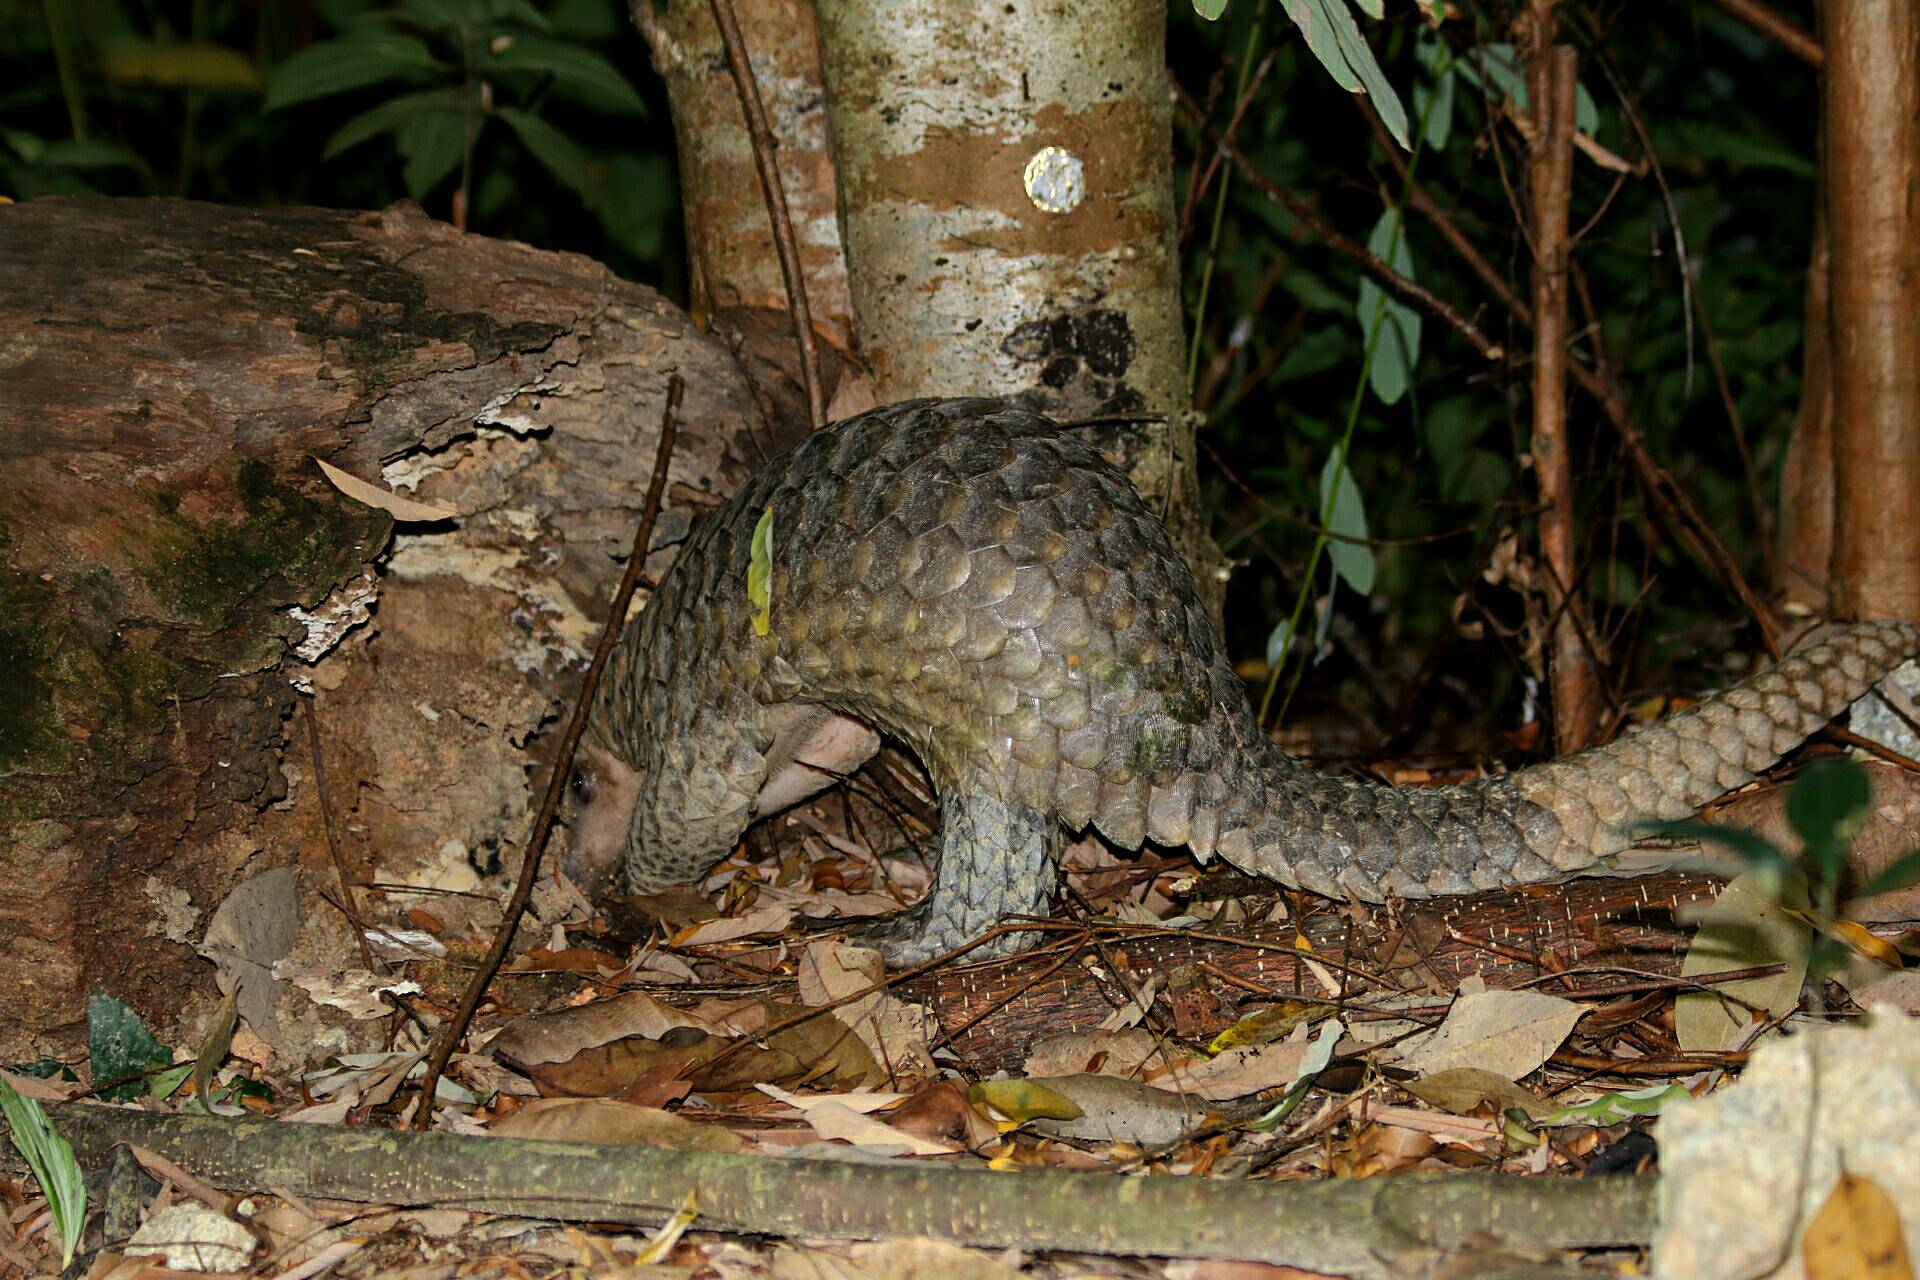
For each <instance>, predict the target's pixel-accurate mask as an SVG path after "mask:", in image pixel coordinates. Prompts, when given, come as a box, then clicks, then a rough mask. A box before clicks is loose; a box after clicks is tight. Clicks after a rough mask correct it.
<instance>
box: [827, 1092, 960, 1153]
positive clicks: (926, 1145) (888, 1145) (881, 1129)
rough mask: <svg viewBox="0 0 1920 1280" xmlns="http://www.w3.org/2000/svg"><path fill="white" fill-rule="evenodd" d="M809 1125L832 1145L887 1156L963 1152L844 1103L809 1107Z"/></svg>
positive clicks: (948, 1144) (829, 1103)
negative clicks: (853, 1147) (856, 1148)
mask: <svg viewBox="0 0 1920 1280" xmlns="http://www.w3.org/2000/svg"><path fill="white" fill-rule="evenodd" d="M806 1121H807V1123H808V1124H809V1125H811V1126H812V1128H813V1131H814V1132H815V1133H817V1134H819V1135H820V1136H821V1137H823V1138H825V1139H827V1140H828V1141H830V1142H845V1143H850V1144H851V1145H853V1146H856V1147H859V1148H861V1149H862V1150H864V1151H873V1152H877V1153H881V1154H885V1155H915V1156H944V1155H952V1154H953V1153H954V1152H956V1151H958V1150H960V1148H958V1147H956V1146H954V1145H953V1144H952V1143H949V1142H936V1141H933V1140H932V1139H928V1138H917V1137H915V1136H914V1135H913V1134H910V1133H907V1132H906V1131H905V1130H902V1129H896V1128H894V1127H893V1126H892V1125H890V1124H888V1123H887V1122H886V1121H884V1120H875V1119H874V1118H873V1117H872V1116H863V1115H861V1114H860V1113H859V1112H858V1111H855V1110H854V1109H853V1108H852V1107H849V1106H847V1105H846V1104H845V1103H842V1102H828V1103H823V1104H822V1105H820V1106H817V1107H809V1108H808V1109H807V1112H806Z"/></svg>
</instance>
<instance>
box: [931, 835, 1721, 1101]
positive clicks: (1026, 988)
mask: <svg viewBox="0 0 1920 1280" xmlns="http://www.w3.org/2000/svg"><path fill="white" fill-rule="evenodd" d="M1718 883H1719V882H1718V881H1717V880H1715V879H1714V878H1712V877H1709V876H1705V875H1698V874H1690V873H1687V874H1682V873H1671V874H1666V875H1660V876H1650V877H1643V878H1639V879H1632V880H1599V879H1593V880H1575V881H1571V882H1569V883H1567V884H1563V885H1551V886H1542V887H1540V888H1538V889H1530V890H1525V891H1521V892H1509V893H1498V894H1484V895H1479V896H1476V897H1470V898H1452V899H1435V900H1429V901H1426V902H1421V903H1402V904H1400V905H1399V906H1398V907H1396V908H1395V909H1393V910H1391V911H1389V910H1388V909H1386V908H1379V907H1366V906H1360V905H1354V906H1349V907H1346V908H1337V909H1329V910H1322V911H1318V912H1315V913H1312V914H1309V915H1308V916H1307V917H1306V918H1305V919H1304V920H1303V921H1299V922H1297V923H1295V922H1289V923H1286V924H1270V923H1257V922H1245V921H1243V922H1239V923H1236V924H1233V925H1230V926H1222V927H1219V928H1216V929H1209V928H1207V927H1206V926H1205V925H1196V926H1194V927H1193V928H1191V929H1169V930H1158V931H1156V930H1142V931H1141V932H1142V934H1143V936H1141V937H1139V938H1138V939H1137V940H1129V941H1117V940H1114V941H1107V942H1104V943H1102V944H1101V945H1100V946H1098V947H1095V946H1091V945H1089V946H1087V947H1086V948H1085V949H1083V950H1081V951H1080V953H1079V956H1078V959H1077V960H1076V961H1075V962H1073V963H1069V964H1064V965H1057V967H1056V962H1057V961H1058V960H1059V959H1060V956H1059V953H1058V950H1057V949H1056V948H1057V946H1069V947H1072V946H1077V945H1079V944H1080V941H1081V940H1080V939H1079V938H1076V937H1074V936H1073V935H1071V934H1069V933H1062V934H1061V935H1060V937H1061V939H1062V941H1061V942H1060V943H1058V944H1056V947H1049V948H1047V949H1045V950H1041V951H1037V952H1029V953H1027V954H1025V955H1020V956H1014V957H1010V958H1008V959H1005V960H998V961H992V962H988V963H984V964H978V965H970V966H967V967H964V968H958V967H956V968H951V969H945V970H941V971H938V972H936V973H933V974H931V975H929V976H927V977H925V978H920V979H916V980H914V981H912V982H910V983H907V984H904V985H903V986H902V988H901V990H900V991H899V992H898V994H900V995H901V996H903V997H905V998H907V999H910V1000H917V1001H920V1002H922V1003H925V1004H928V1005H930V1006H931V1007H932V1008H933V1009H934V1011H935V1013H936V1015H937V1016H938V1019H939V1022H940V1026H941V1027H942V1029H943V1030H944V1031H945V1032H947V1033H949V1034H952V1033H955V1032H958V1034H953V1035H952V1040H951V1045H952V1047H953V1048H954V1049H955V1050H956V1051H957V1052H959V1053H960V1054H962V1055H963V1056H964V1057H965V1058H966V1059H967V1061H968V1062H969V1064H971V1065H972V1066H974V1067H976V1068H978V1069H979V1070H981V1071H983V1072H985V1071H993V1070H996V1069H1002V1068H1005V1069H1014V1070H1017V1069H1018V1068H1019V1067H1020V1064H1021V1062H1022V1060H1023V1059H1024V1057H1025V1055H1026V1053H1027V1050H1028V1049H1029V1048H1030V1047H1031V1046H1032V1045H1033V1044H1034V1042H1035V1041H1037V1040H1040V1039H1042V1038H1044V1037H1046V1036H1050V1035H1056V1034H1059V1033H1061V1032H1067V1031H1087V1030H1091V1029H1093V1028H1094V1027H1096V1026H1098V1025H1099V1024H1100V1022H1101V1020H1102V1019H1104V1018H1106V1017H1107V1016H1108V1015H1109V1014H1110V1013H1111V1012H1112V1011H1113V1004H1114V1000H1115V994H1114V993H1115V987H1114V985H1113V984H1112V982H1111V981H1109V979H1108V975H1109V974H1110V973H1111V971H1112V970H1114V969H1116V968H1122V967H1123V972H1124V976H1125V978H1126V981H1127V982H1128V983H1130V984H1131V985H1132V986H1133V987H1134V988H1136V989H1137V988H1138V987H1140V986H1141V985H1144V984H1145V982H1146V981H1147V979H1148V977H1149V975H1152V974H1156V973H1158V974H1161V975H1163V976H1164V975H1167V974H1170V973H1172V972H1173V971H1174V970H1176V969H1178V968H1180V967H1181V966H1183V965H1191V964H1197V963H1202V962H1204V963H1206V964H1209V965H1211V966H1213V967H1214V968H1216V969H1218V970H1222V971H1224V972H1226V973H1229V974H1232V975H1234V976H1235V977H1237V978H1240V979H1244V980H1246V981H1247V982H1249V983H1252V984H1254V985H1255V986H1257V987H1258V988H1260V989H1263V990H1264V991H1265V992H1266V993H1268V994H1267V995H1266V996H1259V995H1255V994H1254V993H1253V992H1252V991H1245V992H1244V996H1245V997H1249V998H1251V999H1252V1002H1253V1006H1259V1005H1264V1004H1267V1003H1270V1002H1271V1000H1279V999H1286V998H1288V997H1293V996H1303V997H1309V998H1312V999H1316V1000H1326V999H1334V998H1338V997H1339V995H1340V992H1339V991H1338V990H1337V989H1336V990H1333V991H1329V990H1328V989H1327V987H1326V986H1325V985H1323V984H1322V982H1321V981H1320V979H1319V978H1318V977H1317V976H1316V975H1315V974H1314V973H1313V969H1312V966H1313V965H1315V964H1317V965H1319V966H1320V967H1321V968H1322V969H1323V970H1324V971H1326V972H1328V973H1330V974H1331V975H1332V976H1333V978H1334V980H1335V982H1341V981H1343V977H1342V975H1343V974H1344V975H1346V977H1345V979H1344V980H1345V981H1347V982H1348V983H1349V984H1350V986H1349V989H1350V991H1351V992H1353V993H1354V994H1355V995H1356V996H1357V995H1359V994H1360V993H1365V994H1366V995H1368V996H1369V997H1371V996H1377V995H1379V994H1380V993H1381V992H1383V991H1386V992H1389V993H1391V992H1392V991H1395V990H1399V991H1406V992H1415V993H1422V992H1424V993H1431V994H1433V995H1434V996H1435V997H1436V999H1438V1000H1445V999H1446V998H1448V997H1449V996H1450V995H1451V993H1452V992H1453V991H1454V989H1455V988H1456V987H1457V986H1458V985H1459V983H1460V981H1461V980H1462V979H1463V978H1467V977H1470V976H1475V975H1477V976H1479V977H1481V978H1483V979H1485V981H1486V983H1487V985H1488V986H1490V987H1512V986H1517V985H1519V984H1521V983H1523V982H1524V983H1529V984H1532V985H1536V986H1539V987H1540V989H1541V990H1545V991H1556V990H1562V989H1563V988H1562V987H1560V986H1559V985H1558V983H1557V980H1555V979H1553V978H1552V975H1553V974H1554V973H1557V972H1566V971H1569V970H1584V971H1587V973H1586V976H1585V977H1584V978H1582V983H1583V985H1585V986H1606V985H1610V984H1611V983H1613V982H1618V981H1621V980H1622V979H1623V978H1624V977H1625V976H1628V975H1631V974H1634V973H1639V974H1652V975H1656V976H1667V975H1671V974H1674V973H1677V972H1678V971H1679V965H1680V959H1681V956H1682V955H1683V954H1684V953H1685V949H1686V943H1687V939H1688V938H1689V937H1690V935H1691V929H1690V928H1685V927H1682V926H1681V925H1680V924H1678V923H1677V922H1676V920H1675V918H1674V917H1675V912H1676V911H1677V910H1679V909H1681V908H1684V907H1687V906H1691V905H1693V904H1696V903H1704V902H1707V901H1710V900H1711V899H1712V897H1713V895H1714V893H1715V892H1716V890H1717V887H1718ZM1310 901H1312V900H1310ZM1302 939H1304V941H1305V943H1306V944H1307V946H1306V948H1302V947H1301V946H1300V945H1299V942H1300V940H1302ZM1607 967H1611V968H1613V969H1614V970H1616V972H1615V973H1614V974H1613V975H1611V976H1608V975H1607V974H1605V973H1602V974H1601V975H1600V976H1597V977H1596V976H1593V974H1592V970H1594V969H1604V968H1607ZM1049 969H1052V970H1053V972H1052V973H1051V974H1050V975H1049V976H1047V977H1045V979H1044V980H1037V979H1039V978H1040V976H1041V975H1042V974H1045V973H1046V972H1047V970H1049ZM1542 979H1546V980H1547V981H1546V982H1545V983H1544V985H1543V984H1542V983H1541V980H1542ZM1230 994H1231V993H1230ZM961 1028H965V1030H960V1029H961Z"/></svg>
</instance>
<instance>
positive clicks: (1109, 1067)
mask: <svg viewBox="0 0 1920 1280" xmlns="http://www.w3.org/2000/svg"><path fill="white" fill-rule="evenodd" d="M1150 1065H1151V1066H1163V1065H1165V1059H1164V1058H1163V1057H1162V1056H1161V1054H1160V1051H1159V1043H1158V1041H1157V1040H1156V1039H1155V1037H1154V1034H1153V1032H1151V1031H1149V1030H1148V1029H1147V1028H1145V1027H1128V1028H1126V1029H1125V1030H1121V1031H1069V1032H1065V1033H1063V1034H1061V1035H1057V1036H1048V1037H1046V1038H1045V1039H1044V1040H1039V1041H1036V1042H1035V1043H1034V1045H1033V1047H1032V1048H1031V1049H1029V1050H1027V1060H1026V1062H1025V1064H1024V1070H1025V1071H1026V1074H1028V1075H1030V1076H1071V1075H1078V1074H1079V1073H1081V1072H1083V1071H1091V1072H1096V1073H1098V1074H1100V1075H1107V1076H1135V1075H1138V1074H1139V1073H1140V1071H1141V1070H1142V1068H1145V1067H1147V1066H1150Z"/></svg>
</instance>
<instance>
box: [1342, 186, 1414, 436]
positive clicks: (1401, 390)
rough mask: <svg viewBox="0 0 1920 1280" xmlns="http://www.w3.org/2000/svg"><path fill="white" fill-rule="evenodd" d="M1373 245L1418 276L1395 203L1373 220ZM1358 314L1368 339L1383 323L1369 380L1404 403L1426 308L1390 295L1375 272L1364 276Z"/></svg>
mask: <svg viewBox="0 0 1920 1280" xmlns="http://www.w3.org/2000/svg"><path fill="white" fill-rule="evenodd" d="M1367 250H1368V252H1370V253H1372V254H1374V255H1375V256H1376V257H1379V258H1381V259H1383V260H1385V262H1386V263H1387V265H1389V266H1391V267H1392V268H1393V269H1394V270H1395V271H1397V272H1399V273H1400V274H1401V275H1403V276H1405V277H1406V278H1407V279H1409V280H1413V279H1416V278H1417V277H1416V275H1415V273H1414V269H1413V252H1412V251H1411V250H1410V249H1408V248H1407V237H1406V233H1405V230H1404V229H1403V227H1402V226H1401V216H1400V211H1399V210H1398V209H1397V208H1395V207H1394V206H1392V205H1388V206H1387V208H1386V209H1384V210H1383V211H1382V212H1381V214H1380V220H1379V221H1378V222H1376V223H1374V224H1373V232H1372V234H1370V235H1369V236H1368V237H1367ZM1354 314H1355V315H1356V316H1357V317H1358V319H1359V321H1360V341H1361V342H1362V343H1363V344H1364V343H1366V342H1367V341H1368V338H1369V335H1370V334H1372V333H1373V330H1374V328H1375V326H1376V325H1377V326H1378V327H1379V336H1378V337H1376V338H1374V339H1373V341H1372V344H1371V345H1372V347H1373V360H1372V363H1370V364H1369V365H1368V366H1367V381H1368V384H1369V385H1370V386H1371V387H1372V388H1373V394H1374V395H1376V396H1378V397H1379V398H1380V403H1382V404H1398V403H1399V402H1400V397H1402V396H1404V395H1405V394H1406V393H1407V387H1408V385H1409V384H1410V383H1411V382H1412V381H1413V369H1414V366H1415V365H1416V364H1418V363H1419V360H1420V313H1419V312H1418V311H1415V310H1414V309H1413V308H1412V307H1409V306H1407V305H1406V304H1405V303H1403V302H1400V301H1398V300H1396V299H1393V298H1389V297H1388V296H1387V295H1386V291H1385V290H1383V289H1382V288H1381V287H1380V286H1379V285H1377V284H1375V283H1374V281H1373V278H1372V277H1371V276H1362V277H1361V278H1360V292H1359V297H1358V299H1357V301H1356V302H1355V305H1354ZM1362 350H1365V347H1364V346H1363V347H1362Z"/></svg>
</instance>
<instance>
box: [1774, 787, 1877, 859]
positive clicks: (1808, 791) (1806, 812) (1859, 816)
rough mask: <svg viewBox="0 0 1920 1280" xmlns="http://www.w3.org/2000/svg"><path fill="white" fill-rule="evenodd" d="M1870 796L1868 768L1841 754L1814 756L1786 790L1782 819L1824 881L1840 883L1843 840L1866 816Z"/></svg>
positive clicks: (1844, 853) (1848, 839) (1849, 839)
mask: <svg viewBox="0 0 1920 1280" xmlns="http://www.w3.org/2000/svg"><path fill="white" fill-rule="evenodd" d="M1872 800H1873V786H1872V784H1871V783H1869V782H1868V781H1867V771H1866V770H1865V769H1862V768H1861V767H1860V766H1859V765H1858V764H1855V763H1854V762H1853V761H1852V760H1849V759H1847V758H1846V757H1845V756H1827V757H1825V758H1823V759H1820V760H1816V761H1814V762H1813V763H1812V764H1810V765H1808V766H1807V767H1806V768H1805V769H1803V770H1801V771H1800V776H1799V777H1797V778H1795V779H1794V780H1793V785H1792V786H1791V787H1789V788H1788V789H1787V821H1788V822H1789V823H1790V824H1792V826H1793V830H1794V834H1795V835H1797V836H1799V837H1800V839H1801V842H1802V843H1804V844H1805V845H1806V849H1807V856H1808V857H1809V858H1811V859H1812V860H1813V863H1814V865H1815V866H1816V867H1818V868H1819V870H1820V875H1821V878H1822V880H1823V882H1824V883H1826V884H1836V883H1838V882H1839V879H1840V869H1841V867H1842V866H1843V865H1844V864H1845V862H1846V857H1847V845H1848V844H1849V843H1851V842H1852V840H1853V837H1854V835H1855V833H1857V832H1858V831H1859V830H1860V824H1861V823H1862V822H1864V821H1865V820H1866V817H1867V806H1868V805H1869V804H1870V803H1872Z"/></svg>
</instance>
